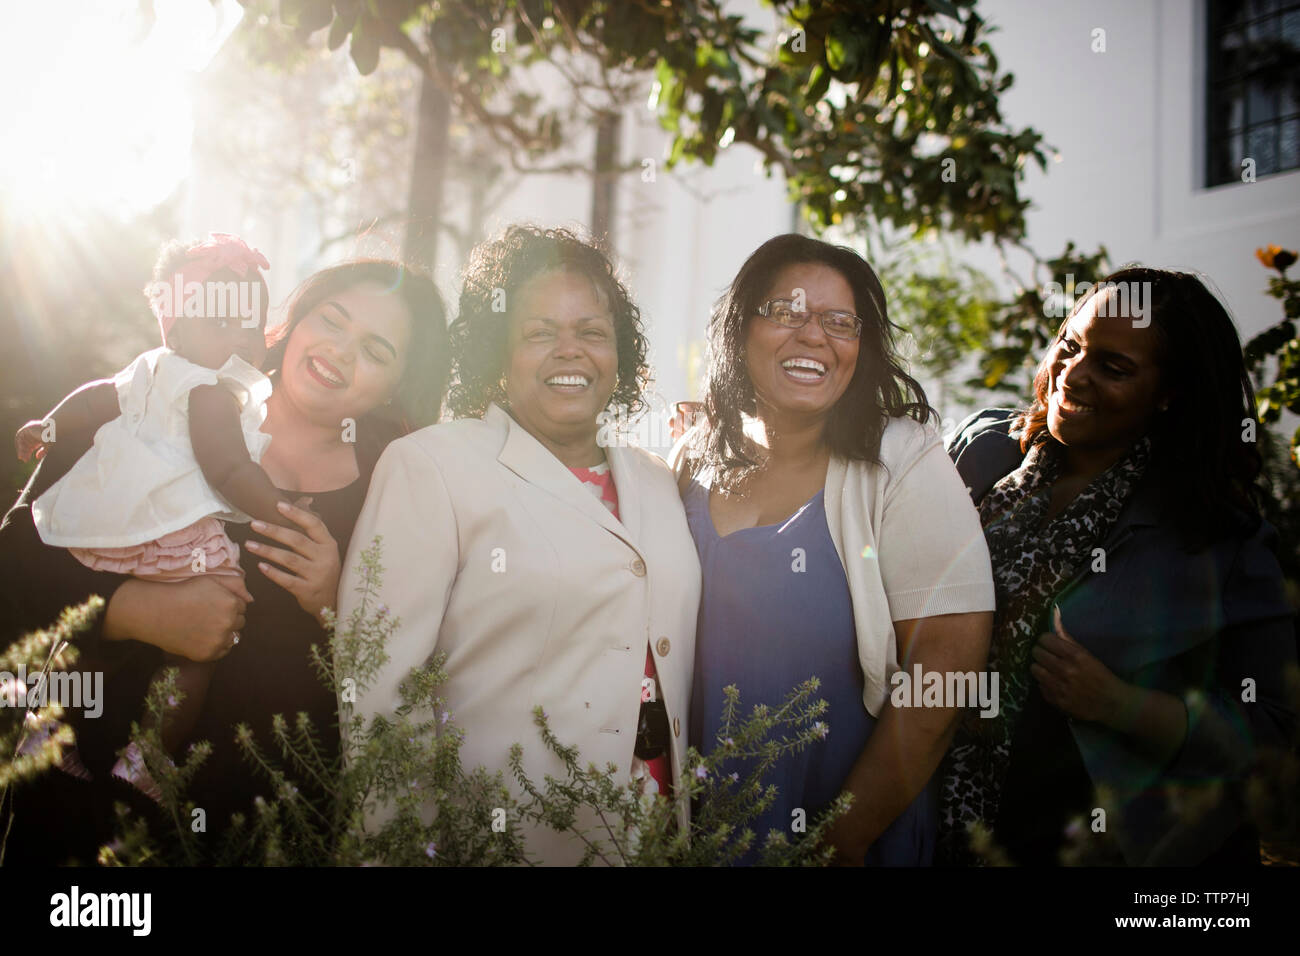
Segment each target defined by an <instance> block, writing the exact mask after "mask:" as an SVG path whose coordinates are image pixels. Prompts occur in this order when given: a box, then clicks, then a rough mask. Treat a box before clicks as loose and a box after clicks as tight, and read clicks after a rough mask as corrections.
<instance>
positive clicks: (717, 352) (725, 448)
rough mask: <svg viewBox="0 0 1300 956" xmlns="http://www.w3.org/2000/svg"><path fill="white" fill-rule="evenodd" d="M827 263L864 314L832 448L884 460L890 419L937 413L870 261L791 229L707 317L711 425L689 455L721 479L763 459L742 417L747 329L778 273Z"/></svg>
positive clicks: (749, 402)
mask: <svg viewBox="0 0 1300 956" xmlns="http://www.w3.org/2000/svg"><path fill="white" fill-rule="evenodd" d="M813 263H817V264H822V265H826V266H829V267H830V268H832V269H834V270H835V271H836V272H838V273H839V274H840V275H841V276H843V277H844V281H845V282H847V283H848V284H849V287H850V288H851V289H852V290H853V304H854V311H855V312H856V313H857V315H858V316H859V317H860V318H861V319H862V335H861V338H860V339H859V347H858V360H857V365H856V366H855V368H854V371H853V378H852V379H851V380H850V382H849V386H848V388H847V389H846V390H845V392H844V394H843V395H841V396H840V399H839V401H837V402H836V403H835V405H834V406H833V407H832V408H831V410H830V413H829V415H828V416H827V421H826V432H825V438H826V442H827V444H828V445H829V446H830V448H831V451H832V452H833V453H834V454H836V455H838V456H840V457H841V458H847V459H851V460H858V461H870V462H875V461H878V460H879V459H878V456H879V454H880V437H881V435H882V434H883V433H884V431H885V426H886V425H887V424H888V423H889V419H890V418H894V417H899V416H909V417H911V418H914V419H916V420H917V421H918V422H921V423H923V424H924V423H925V422H927V421H929V420H930V419H931V418H932V417H937V413H936V412H935V411H934V409H933V408H931V407H930V404H929V402H928V401H927V400H926V397H925V391H924V390H923V389H922V388H921V385H920V383H918V382H917V381H916V379H914V378H912V377H911V376H910V375H908V374H907V372H906V371H905V370H904V369H903V363H902V360H901V359H900V357H899V356H898V353H897V351H896V349H895V346H894V332H895V330H896V329H897V328H898V327H897V326H896V325H894V323H892V322H891V321H890V320H889V316H888V314H887V313H886V311H885V292H884V289H883V288H881V285H880V280H879V279H878V278H877V277H876V273H875V271H874V270H873V269H872V268H871V266H870V265H868V264H867V261H866V260H865V259H863V258H862V257H861V256H860V255H858V254H857V253H856V252H854V251H853V250H852V249H849V248H847V247H846V246H834V245H831V244H830V243H827V242H822V241H821V240H818V239H811V238H809V237H807V236H801V235H798V234H796V233H788V234H786V235H783V236H776V237H774V238H772V239H769V240H767V242H765V243H763V244H762V245H761V246H759V247H758V249H756V250H755V251H754V253H753V254H752V255H751V256H750V257H749V258H748V259H746V260H745V264H744V265H742V266H741V267H740V271H739V272H738V273H736V278H735V279H733V280H732V283H731V286H730V288H728V289H727V291H726V292H725V293H723V295H722V297H721V298H719V299H718V301H717V302H716V303H715V304H714V306H713V313H712V315H711V316H710V318H709V371H708V379H707V381H706V384H705V398H704V411H705V414H706V415H707V416H708V425H707V427H706V428H704V429H702V430H701V432H700V433H699V435H698V436H697V439H696V442H695V444H694V446H693V447H692V448H690V449H688V450H687V455H688V456H689V457H691V458H693V459H698V464H703V465H707V466H708V467H710V468H711V469H713V470H714V471H716V472H717V475H718V485H719V487H720V488H721V489H722V490H724V491H727V490H734V489H735V488H737V487H738V486H739V485H740V484H741V483H743V482H744V481H745V479H746V478H748V477H749V476H750V475H752V474H753V473H754V472H755V471H756V470H757V469H758V468H759V467H760V463H759V462H758V461H757V460H756V459H755V458H754V457H753V456H752V455H751V454H750V453H749V450H748V442H747V441H746V439H745V435H744V420H743V418H742V415H744V414H749V415H753V414H755V413H756V411H757V409H756V405H755V399H754V383H753V382H752V381H751V380H750V378H749V367H748V364H747V363H746V361H745V333H746V329H747V328H748V323H749V322H754V321H759V322H761V321H763V320H762V319H761V318H758V317H757V315H758V307H759V306H760V305H762V304H763V299H764V296H766V294H767V292H768V289H769V287H770V285H771V283H772V280H773V279H774V278H775V276H776V275H777V273H778V272H780V271H781V270H782V269H784V268H785V267H787V266H791V265H799V264H813Z"/></svg>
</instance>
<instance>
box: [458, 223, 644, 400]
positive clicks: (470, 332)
mask: <svg viewBox="0 0 1300 956" xmlns="http://www.w3.org/2000/svg"><path fill="white" fill-rule="evenodd" d="M556 270H565V271H569V272H574V273H576V274H578V275H581V276H584V277H586V278H587V279H588V280H589V281H590V282H591V283H592V284H593V285H594V286H596V288H598V289H599V290H600V291H601V292H602V293H603V294H604V295H605V296H606V297H607V298H608V300H609V311H610V314H611V315H612V317H613V320H614V339H615V342H616V344H617V347H618V382H617V384H616V385H615V386H614V393H613V395H611V396H610V400H609V401H610V405H621V406H623V407H625V408H626V409H627V413H628V414H629V415H635V414H636V413H637V412H638V411H640V410H641V409H642V408H643V407H644V406H645V400H644V397H643V396H644V393H645V389H646V386H647V385H648V384H649V381H650V366H649V364H648V362H647V361H646V340H645V335H644V333H643V331H642V327H641V311H640V310H639V309H638V308H637V307H636V303H634V302H633V301H632V297H631V296H630V295H629V294H628V291H627V289H626V287H624V285H623V283H622V282H621V281H619V278H618V276H617V275H616V274H615V272H614V265H613V263H611V262H610V261H609V259H608V258H607V257H606V256H605V254H604V253H603V252H601V251H600V249H599V248H598V247H597V246H596V244H595V243H593V242H588V241H586V240H584V239H583V238H581V237H580V236H577V235H575V234H574V233H572V232H569V231H568V230H567V229H542V228H541V227H539V226H534V225H529V224H526V223H517V224H515V225H512V226H510V227H508V228H507V229H506V231H505V232H504V233H503V234H502V235H501V236H499V237H498V238H496V239H489V240H487V241H485V242H481V243H479V244H478V245H477V246H475V247H474V249H473V251H472V252H471V253H470V256H469V262H468V263H467V264H466V266H465V275H464V285H463V287H462V290H461V294H460V307H459V309H458V313H457V316H456V321H455V322H453V323H452V326H451V354H452V366H453V369H454V381H453V382H452V386H451V394H450V397H449V399H448V403H447V404H448V406H449V407H450V408H451V411H452V414H453V415H454V416H455V417H456V418H481V417H483V413H484V412H485V411H486V410H487V407H488V405H489V404H490V403H492V402H496V403H498V404H500V403H502V402H503V401H504V400H505V390H504V388H503V384H502V375H503V374H504V372H505V367H506V361H507V358H508V357H509V354H508V353H509V344H508V342H509V332H510V322H509V316H510V312H509V310H510V308H512V305H513V303H514V301H515V299H516V293H517V292H518V290H519V288H520V287H521V286H522V285H524V283H526V282H528V281H529V280H530V279H533V278H536V277H537V276H539V275H542V274H543V273H547V272H553V271H556ZM502 304H504V305H505V311H502V308H501V307H502Z"/></svg>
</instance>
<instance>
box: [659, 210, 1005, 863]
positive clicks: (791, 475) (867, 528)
mask: <svg viewBox="0 0 1300 956" xmlns="http://www.w3.org/2000/svg"><path fill="white" fill-rule="evenodd" d="M884 301H885V300H884V293H883V290H882V289H881V287H880V282H879V280H878V279H877V278H876V275H875V273H874V272H873V271H872V269H871V267H870V266H869V265H868V264H867V263H866V262H865V261H863V259H862V258H861V257H860V256H858V255H857V254H856V253H855V252H853V251H852V250H850V249H845V248H841V247H836V246H831V245H828V244H826V243H823V242H819V241H817V240H814V239H809V238H806V237H803V236H797V235H786V236H778V237H777V238H774V239H771V240H769V241H768V242H766V243H764V244H763V245H762V246H761V247H759V249H758V250H757V251H756V252H755V253H754V254H753V255H751V256H750V258H749V259H748V261H746V262H745V264H744V265H743V266H742V267H741V270H740V272H739V274H738V275H737V276H736V278H735V280H734V281H733V282H732V284H731V287H730V289H729V290H728V291H727V292H726V294H724V295H723V297H722V298H721V299H720V300H719V301H718V303H717V305H716V306H715V308H714V312H713V315H712V318H711V321H710V324H709V344H710V352H711V359H710V366H709V373H708V380H707V383H706V397H705V403H704V405H705V409H704V411H705V416H706V421H704V422H703V423H701V424H700V425H699V426H698V427H697V428H695V429H693V430H692V431H691V432H690V433H689V434H688V435H687V436H686V437H685V439H684V440H683V443H682V446H681V447H680V448H679V449H678V454H677V456H676V460H677V466H678V472H679V485H680V488H681V490H682V495H683V499H684V502H685V506H686V513H687V519H688V521H689V523H690V527H691V531H692V534H693V535H694V538H695V545H696V549H697V551H698V552H699V556H700V562H701V570H702V573H703V593H702V599H701V604H700V614H699V622H698V628H697V637H696V658H695V683H694V689H693V695H692V704H691V743H692V744H694V745H695V746H696V747H698V748H699V749H700V750H702V751H703V752H705V753H708V752H710V751H712V750H713V749H715V748H716V747H719V746H727V744H726V742H725V740H723V741H719V740H718V739H717V736H718V735H717V728H718V727H719V721H720V717H721V704H722V700H723V696H722V688H723V687H725V686H726V685H728V684H735V685H736V686H737V687H738V689H739V691H740V695H741V701H742V704H743V705H744V706H745V707H746V708H748V707H749V706H751V705H755V704H767V705H769V706H775V705H778V704H780V703H781V701H782V700H783V698H784V697H785V695H786V694H787V693H788V692H789V690H790V689H791V688H793V687H794V686H795V685H796V684H798V683H800V682H802V681H804V680H807V679H808V678H810V677H814V676H815V677H817V678H818V679H819V681H820V687H819V690H818V696H820V697H821V698H822V699H824V700H826V701H827V703H828V705H829V708H828V710H827V712H826V714H825V715H824V716H823V718H822V720H823V727H825V728H828V732H827V733H826V734H825V739H824V740H822V741H820V742H819V743H817V744H815V745H813V746H811V747H809V748H807V749H805V750H804V751H802V752H799V753H793V754H787V755H786V756H785V757H783V758H782V760H781V761H780V762H779V763H778V764H777V765H776V766H774V767H773V768H772V769H771V770H770V771H769V772H768V774H767V775H766V777H765V781H764V782H765V783H774V784H775V785H776V786H777V787H778V795H777V799H776V801H775V802H774V803H773V804H772V806H770V807H769V808H768V810H767V811H766V812H765V813H764V814H762V816H761V817H760V818H759V819H758V820H756V821H754V823H753V824H751V826H752V828H753V830H754V832H755V833H756V834H757V836H758V840H756V844H755V847H754V849H751V851H750V853H749V855H748V856H747V857H746V862H752V861H753V859H754V858H755V856H756V850H757V847H758V846H759V845H761V843H762V842H763V841H765V839H766V835H767V832H768V831H769V830H773V829H774V830H778V831H781V832H784V833H786V834H787V835H788V836H791V837H792V838H796V835H797V833H798V832H800V830H801V829H802V826H801V824H802V822H803V821H807V823H808V824H809V825H810V824H811V823H812V822H813V820H814V819H815V817H816V815H817V813H818V812H819V811H820V810H822V809H824V808H825V807H826V806H827V805H828V804H829V803H830V802H831V801H833V800H834V799H835V798H836V797H837V796H838V795H839V793H840V792H841V791H845V790H846V791H848V792H849V793H851V794H852V796H853V804H852V808H851V809H850V811H849V812H848V813H847V814H846V815H845V816H843V817H841V818H840V820H839V821H838V822H837V823H836V824H835V825H834V827H833V829H832V830H831V831H830V840H831V842H832V844H833V845H834V847H835V849H836V852H837V857H838V859H839V861H840V862H841V863H844V864H847V865H861V864H862V863H864V862H866V863H874V864H895V865H915V864H924V863H928V862H929V861H930V858H931V854H932V852H933V845H934V837H935V830H936V822H935V810H934V799H933V795H932V793H931V791H930V788H929V787H928V783H929V781H930V778H931V776H932V774H933V773H934V771H935V768H936V767H938V765H939V761H940V759H941V758H942V756H943V753H944V750H945V748H946V747H947V743H948V740H949V737H950V735H951V731H952V728H953V726H954V723H955V720H956V715H957V711H956V709H955V707H953V706H944V705H945V704H947V705H951V704H952V703H953V702H952V701H934V700H933V698H931V700H930V703H932V705H933V706H930V707H915V708H912V707H902V706H894V705H893V704H892V703H891V700H890V698H891V693H893V692H894V691H895V690H896V689H897V688H900V687H901V686H902V683H903V682H902V680H901V679H895V680H891V677H893V676H894V675H895V674H897V673H898V672H900V671H902V672H904V673H903V675H901V676H906V677H907V678H908V679H911V678H912V677H913V676H914V674H915V672H914V668H915V667H918V666H919V667H920V668H921V672H922V673H923V674H926V673H930V672H940V673H945V674H946V673H947V672H952V671H959V672H977V671H979V670H980V669H981V668H982V667H983V666H984V661H985V657H986V654H987V650H988V642H989V635H990V631H991V627H992V610H993V585H992V577H991V572H990V569H989V558H988V550H987V548H986V546H985V544H984V541H983V536H982V534H981V532H980V527H979V519H978V516H977V515H976V513H975V511H974V509H973V508H972V506H971V504H970V499H969V497H968V495H967V494H966V491H965V488H964V487H963V485H962V482H961V480H960V479H959V478H958V476H957V473H956V471H955V469H954V468H953V466H952V464H951V463H950V462H949V460H948V458H947V456H946V455H945V454H944V450H943V446H942V444H941V442H940V439H939V436H938V434H937V433H936V432H935V430H934V429H933V428H930V427H928V425H927V424H926V423H927V421H928V420H929V418H930V417H931V416H932V414H933V411H932V410H931V409H930V407H929V406H928V404H927V403H926V400H925V395H924V393H923V392H922V390H921V388H920V386H919V385H918V384H917V382H916V381H914V380H913V379H912V378H911V377H910V376H908V375H907V374H906V372H904V371H903V369H902V367H901V365H900V363H899V360H898V358H897V357H896V355H895V353H894V346H893V341H892V329H893V326H892V324H891V323H890V321H889V319H888V316H887V315H886V313H885V306H884ZM894 696H895V697H896V699H898V700H899V701H904V700H905V701H906V702H907V703H909V704H910V703H911V702H912V700H913V698H912V696H911V694H910V692H909V693H908V694H906V695H904V694H901V693H899V694H895V695H894ZM917 696H918V697H919V696H920V695H919V693H918V695H917ZM733 763H734V767H733V766H731V765H728V766H726V767H725V770H724V773H729V772H736V773H738V774H739V775H740V778H741V779H743V778H744V777H745V776H746V774H747V771H748V770H749V769H751V768H752V764H749V763H747V761H746V760H745V759H743V758H740V759H737V760H736V761H734V762H733ZM718 783H721V782H718ZM723 785H725V784H723Z"/></svg>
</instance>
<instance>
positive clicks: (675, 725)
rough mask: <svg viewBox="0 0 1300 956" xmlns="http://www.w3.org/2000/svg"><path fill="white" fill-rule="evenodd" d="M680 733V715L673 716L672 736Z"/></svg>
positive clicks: (678, 735) (677, 735)
mask: <svg viewBox="0 0 1300 956" xmlns="http://www.w3.org/2000/svg"><path fill="white" fill-rule="evenodd" d="M681 735H682V719H681V718H680V717H674V718H673V736H674V737H680V736H681Z"/></svg>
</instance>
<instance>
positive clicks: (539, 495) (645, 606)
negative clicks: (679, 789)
mask: <svg viewBox="0 0 1300 956" xmlns="http://www.w3.org/2000/svg"><path fill="white" fill-rule="evenodd" d="M606 451H607V455H608V460H609V463H610V470H611V472H612V473H613V476H614V484H615V486H616V488H617V489H618V499H619V514H620V515H621V517H622V520H621V521H620V520H618V519H616V518H614V516H613V515H612V514H610V513H609V511H608V510H607V509H606V508H605V506H604V505H603V504H601V502H600V501H599V500H597V498H596V497H595V496H594V495H593V494H591V492H590V491H588V490H587V489H586V488H584V487H583V486H582V484H581V483H580V482H579V481H578V479H577V478H576V477H574V475H573V473H572V472H570V471H569V470H568V468H566V467H565V466H564V465H563V464H562V463H561V462H560V461H559V460H558V459H557V458H556V457H555V456H554V455H552V454H551V453H550V452H549V451H547V449H546V448H545V447H543V446H542V445H541V443H539V442H538V441H537V440H536V439H535V438H533V437H532V435H530V434H529V433H528V432H527V431H525V430H524V429H523V428H521V427H520V426H519V425H518V424H517V423H516V422H515V421H514V420H513V419H512V418H510V416H509V415H507V414H506V413H505V412H504V411H502V410H501V409H500V408H498V407H497V406H495V405H493V406H490V407H489V408H488V410H487V413H486V414H485V415H484V417H483V419H482V420H481V421H480V420H476V419H466V420H462V421H456V422H449V423H446V424H442V425H433V426H430V427H428V428H424V429H421V430H420V431H417V432H415V433H413V434H411V435H408V436H406V437H405V438H402V439H399V440H397V441H395V442H393V443H392V444H391V445H390V446H389V447H388V449H387V450H386V451H385V452H384V454H383V456H382V457H381V458H380V459H379V463H378V465H377V466H376V468H375V471H374V475H373V477H372V478H371V481H370V490H369V494H368V495H367V497H366V502H365V506H364V507H363V508H362V511H361V516H360V518H359V519H358V520H357V525H356V530H355V531H354V532H353V535H352V543H351V548H350V550H349V553H348V555H347V559H346V561H345V563H344V573H343V578H342V580H341V582H340V586H339V612H340V615H341V616H342V617H344V618H346V617H347V616H348V615H349V614H350V613H351V612H352V609H353V608H354V607H355V604H356V601H357V595H356V594H355V593H354V589H355V588H356V586H357V584H358V576H357V573H356V570H355V566H356V564H357V561H358V556H359V555H360V553H361V551H362V550H364V549H365V548H366V547H368V546H369V545H370V544H371V543H372V541H373V539H374V537H375V536H376V535H382V536H383V542H382V557H381V564H382V565H383V568H384V574H383V585H382V589H381V591H380V600H381V601H382V602H383V603H385V604H387V605H388V608H389V610H390V612H391V613H392V615H393V616H395V617H397V618H400V622H401V623H400V626H399V628H398V630H397V631H396V632H395V633H394V634H393V636H392V638H391V639H390V641H389V646H388V648H387V651H388V654H389V658H390V659H389V661H388V663H387V664H386V665H385V666H384V668H383V670H382V672H381V673H380V675H379V677H378V679H377V680H375V681H374V682H373V686H371V687H370V688H368V689H367V690H365V691H364V692H362V693H359V694H358V699H357V702H356V705H355V706H356V712H357V713H359V714H361V715H362V716H363V717H365V718H366V719H367V720H369V719H370V718H372V717H374V716H377V715H381V714H382V715H385V716H388V715H391V714H392V713H393V712H394V710H395V709H396V706H397V704H398V703H399V701H400V697H399V695H398V685H399V683H400V682H401V681H402V679H403V678H404V677H405V676H406V675H407V674H408V673H409V672H410V671H411V669H412V668H413V667H416V666H418V665H421V664H423V663H425V662H426V661H427V660H428V659H429V658H430V657H431V656H432V655H433V654H434V653H435V652H445V653H446V654H447V661H446V670H447V674H448V681H447V683H446V684H445V685H443V687H442V689H441V694H442V696H443V697H444V698H445V700H446V702H447V706H448V708H449V709H450V711H451V714H452V718H453V720H454V722H455V723H456V724H457V725H458V726H459V727H460V728H462V729H463V730H464V733H465V737H464V746H463V748H462V750H461V761H462V765H463V766H464V767H465V768H466V769H470V768H473V767H475V766H476V765H479V764H482V765H483V766H485V767H487V768H488V769H489V770H502V771H503V772H504V776H505V779H506V782H507V784H509V785H510V786H511V787H512V789H515V788H514V782H513V779H512V777H511V775H510V772H509V770H508V766H507V758H508V755H509V750H510V746H511V745H512V744H515V743H519V744H521V745H522V746H523V766H524V769H525V770H526V771H527V773H528V775H529V777H530V778H531V779H532V780H533V781H534V783H536V784H537V785H539V786H541V785H543V783H544V776H545V775H546V774H551V775H554V776H561V777H562V776H563V768H562V764H561V763H560V761H559V760H558V759H556V758H555V757H554V756H553V755H551V754H550V753H549V752H547V751H546V749H545V747H544V745H543V744H542V741H541V737H540V735H539V734H538V730H537V728H536V726H535V725H534V723H533V708H534V707H537V706H539V705H540V706H541V707H542V708H543V709H544V710H545V712H546V714H547V717H548V719H549V723H550V727H551V729H552V731H554V733H555V734H556V736H557V737H558V739H559V740H560V742H561V743H562V744H565V745H568V746H576V747H577V748H578V750H579V760H580V763H581V764H582V765H583V766H585V765H586V764H587V763H588V762H594V763H595V764H596V765H597V766H598V767H604V766H605V765H606V764H613V765H615V766H616V767H617V768H618V773H619V775H620V779H626V777H627V775H628V773H629V769H630V765H631V762H632V756H633V749H634V747H635V745H636V725H637V718H638V715H639V712H640V698H641V679H642V676H643V673H644V667H645V657H646V646H647V645H649V647H650V648H651V650H652V652H653V654H654V662H655V668H656V670H657V671H658V675H659V692H660V694H661V695H662V697H663V699H664V701H665V703H666V706H667V710H668V720H669V724H670V727H671V734H672V737H671V744H672V746H671V761H672V768H673V773H674V776H675V777H676V776H677V775H679V774H680V772H681V764H682V758H683V754H684V751H685V747H686V729H687V728H688V726H689V723H688V714H687V706H688V702H689V701H690V692H691V675H692V670H693V667H694V662H695V621H696V615H697V612H698V606H699V598H700V566H699V559H698V557H697V556H696V551H695V545H694V543H693V541H692V539H691V535H690V531H689V529H688V528H687V524H686V516H685V513H684V511H683V510H682V505H681V501H680V498H679V497H678V493H677V486H676V483H675V481H674V480H673V476H672V473H671V472H670V471H669V469H668V467H667V465H665V464H664V462H663V461H661V460H660V459H659V458H657V457H656V456H654V455H651V454H650V453H648V452H646V451H643V450H641V449H638V448H608V449H606ZM516 792H517V791H516ZM370 822H371V823H372V824H373V822H374V820H371V821H370ZM681 822H682V823H683V825H684V824H685V823H686V822H687V821H686V819H685V816H683V818H682V821H681ZM579 825H580V826H584V827H589V828H591V829H593V830H595V829H597V826H598V821H597V820H595V819H580V821H579ZM528 849H529V852H530V855H531V856H532V857H533V858H535V859H537V860H540V861H541V862H543V863H547V864H559V865H569V864H573V863H576V862H577V861H578V860H579V859H580V858H581V855H582V850H583V847H582V843H581V841H580V840H578V839H577V838H576V837H566V836H563V835H561V834H557V833H555V832H553V831H550V830H545V829H541V830H534V831H532V832H530V833H529V836H528Z"/></svg>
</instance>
